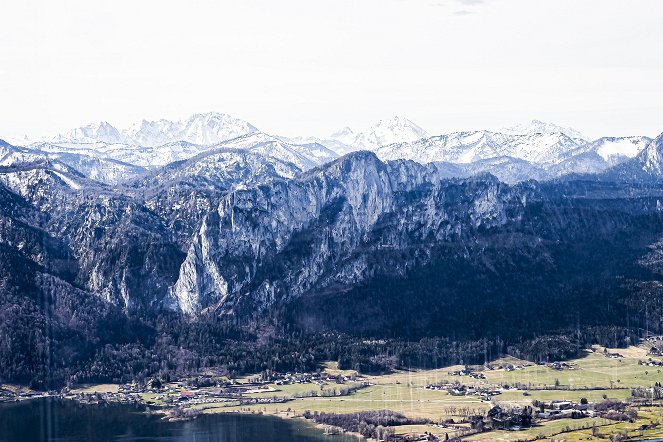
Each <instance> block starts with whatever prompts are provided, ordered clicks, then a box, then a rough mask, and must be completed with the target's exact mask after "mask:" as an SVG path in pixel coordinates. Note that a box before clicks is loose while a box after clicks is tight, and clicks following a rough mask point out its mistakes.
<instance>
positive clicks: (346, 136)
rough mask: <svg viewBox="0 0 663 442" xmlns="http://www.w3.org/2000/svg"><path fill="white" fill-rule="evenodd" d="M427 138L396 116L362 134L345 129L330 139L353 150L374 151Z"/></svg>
mask: <svg viewBox="0 0 663 442" xmlns="http://www.w3.org/2000/svg"><path fill="white" fill-rule="evenodd" d="M427 136H428V134H427V133H426V131H425V130H424V129H422V128H421V127H420V126H418V125H416V124H415V123H413V122H412V121H410V120H408V119H407V118H405V117H399V116H396V117H393V118H390V119H387V120H380V121H378V122H377V123H375V124H373V125H372V126H371V127H369V128H368V130H366V131H364V132H359V133H356V132H354V131H353V130H352V129H350V128H349V127H345V128H343V129H341V130H340V131H338V132H336V133H334V134H332V135H331V138H332V139H333V140H336V141H340V142H341V143H344V144H346V145H348V146H352V147H353V148H355V149H365V150H375V149H377V148H378V147H380V146H385V145H388V144H393V143H404V142H409V141H416V140H419V139H421V138H425V137H427Z"/></svg>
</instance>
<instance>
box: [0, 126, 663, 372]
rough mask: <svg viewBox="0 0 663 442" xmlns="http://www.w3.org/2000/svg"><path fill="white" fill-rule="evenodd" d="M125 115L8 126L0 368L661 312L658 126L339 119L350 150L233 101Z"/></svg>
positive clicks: (514, 332) (599, 322) (534, 328)
mask: <svg viewBox="0 0 663 442" xmlns="http://www.w3.org/2000/svg"><path fill="white" fill-rule="evenodd" d="M132 127H133V129H131V130H118V129H115V128H114V127H112V126H111V125H108V124H97V125H91V126H85V127H84V128H80V129H75V130H73V131H69V132H66V135H62V136H58V137H56V138H55V139H51V140H48V141H40V142H37V143H32V144H28V145H26V146H15V145H13V144H10V143H7V142H4V141H2V142H0V311H2V312H4V313H3V314H2V315H0V381H2V380H23V381H25V380H28V381H29V380H31V379H42V378H43V376H44V372H43V366H44V364H46V363H47V362H46V360H47V359H46V358H48V364H52V365H53V367H54V369H53V370H55V371H57V370H60V371H57V372H58V373H60V374H61V375H62V376H71V373H72V370H74V369H73V368H72V367H74V366H75V367H79V368H76V370H78V371H75V370H74V371H75V372H76V373H78V374H77V375H76V376H83V375H84V376H87V377H86V379H88V378H91V375H90V373H91V372H92V371H93V370H99V364H98V363H95V361H97V362H98V358H99V357H101V356H100V355H102V354H106V353H104V352H109V351H110V352H111V353H112V352H113V351H115V350H117V349H124V350H126V349H127V348H130V349H131V352H130V353H131V354H140V355H144V356H140V358H143V359H141V360H150V356H149V355H150V354H151V353H150V352H152V351H157V350H155V349H158V348H168V349H172V348H179V349H178V350H177V351H178V352H186V351H190V352H193V351H203V352H204V350H200V349H198V350H196V349H189V348H185V346H184V344H182V345H180V346H179V347H178V345H177V339H178V338H177V336H181V335H186V334H187V333H189V332H188V331H187V330H192V332H191V333H195V334H196V335H197V336H206V338H205V339H209V340H214V339H216V338H214V337H213V333H212V331H213V330H217V327H223V330H230V329H232V330H235V328H237V329H238V330H239V331H237V332H236V333H238V334H239V335H241V334H242V333H249V332H250V333H259V332H258V331H257V330H263V332H264V333H268V334H270V333H271V334H277V335H278V334H279V333H283V334H288V333H290V334H298V333H327V332H339V333H346V334H349V335H353V336H355V335H356V336H370V337H379V338H383V337H392V338H394V337H396V338H408V339H410V338H411V339H420V338H422V337H427V336H445V337H449V338H451V337H453V338H454V339H483V338H486V337H495V336H499V337H500V339H504V340H506V341H507V342H511V343H515V342H522V341H523V340H524V339H529V338H531V337H533V336H539V335H541V334H547V333H566V331H568V328H569V327H572V328H573V327H578V322H579V321H580V319H579V318H582V322H583V326H586V327H590V326H591V327H599V326H610V327H621V326H625V324H628V325H629V326H634V327H640V326H642V325H643V324H644V323H645V321H646V324H647V327H648V329H651V330H657V329H661V330H663V321H662V320H661V319H660V318H663V314H658V313H656V314H653V313H652V312H658V311H659V310H660V306H661V305H662V304H661V300H662V299H663V292H661V290H660V287H663V279H662V278H663V276H662V275H663V267H661V262H663V261H661V260H660V254H661V250H663V249H662V244H663V134H662V135H659V136H658V137H657V138H655V139H653V140H652V139H649V138H647V137H643V136H634V137H621V138H615V137H603V138H598V139H594V140H589V139H586V138H585V137H584V136H582V135H581V134H580V133H578V132H576V131H573V130H571V129H565V128H560V127H558V126H554V125H550V124H545V123H541V122H536V121H535V122H533V123H532V124H530V125H527V126H524V127H523V126H521V127H514V128H508V129H505V130H502V131H484V130H481V131H473V132H456V133H451V134H445V135H433V136H429V135H428V134H427V133H426V132H425V131H423V130H422V129H421V128H419V127H418V126H416V125H414V124H413V123H411V122H409V120H406V119H403V118H396V119H394V120H388V121H386V120H385V121H382V122H380V123H378V124H376V125H375V126H373V127H372V128H371V129H369V130H368V131H366V132H359V133H356V132H354V131H352V130H347V129H346V130H342V131H340V132H338V133H337V134H335V135H334V136H333V137H330V139H331V140H336V141H335V142H337V143H342V144H343V146H346V147H348V150H350V152H349V153H346V154H344V155H341V154H343V152H344V151H342V150H338V149H337V150H338V151H336V150H335V149H334V147H338V146H339V145H338V144H337V145H335V144H333V143H329V142H327V141H326V140H325V139H319V140H318V139H315V140H314V139H304V138H301V139H289V138H286V137H282V136H273V135H268V134H265V133H263V132H261V131H259V130H258V129H256V128H255V127H254V126H252V125H250V124H248V123H246V122H242V121H241V120H237V119H234V118H232V117H228V116H224V115H222V114H205V115H202V114H199V115H194V116H192V117H191V118H189V119H186V120H183V121H181V122H175V123H173V122H165V120H161V121H159V122H151V123H148V122H145V124H143V123H141V124H140V125H138V126H132ZM346 142H347V143H349V144H346ZM139 143H140V144H139ZM325 143H326V144H325ZM355 150H356V151H355ZM643 293H645V294H646V295H643ZM540 312H546V314H545V315H541V314H540ZM661 313H663V312H661ZM652 317H653V318H659V319H652ZM173 318H175V319H173ZM169 321H175V323H176V324H179V325H178V326H177V327H180V328H174V329H173V330H169V327H171V326H170V325H164V324H171V322H169ZM178 321H179V322H178ZM215 321H222V322H223V321H225V322H223V325H222V326H221V325H219V323H217V322H215ZM174 330H176V331H174ZM210 330H212V331H210ZM247 330H248V331H247ZM265 330H266V331H265ZM173 333H175V334H173ZM260 333H262V332H260ZM166 335H167V337H164V336H166ZM176 335H177V336H176ZM156 336H160V338H156ZM210 336H212V337H210ZM214 336H216V335H214ZM224 336H225V335H224ZM280 336H283V335H280ZM35 342H37V343H38V344H39V345H35ZM44 349H48V351H45V350H44ZM124 350H123V352H124ZM118 351H119V350H118ZM169 351H170V350H169ZM125 353H126V352H125ZM123 354H124V353H123ZM178 354H179V353H178ZM136 357H138V356H136ZM200 357H201V358H202V359H204V357H203V356H202V354H201V355H200ZM17 358H18V359H17ZM202 359H201V360H202ZM40 370H42V371H40ZM117 370H119V371H121V370H122V368H117ZM146 370H147V369H146ZM157 370H158V369H157ZM95 373H97V372H95ZM95 376H96V377H95V379H106V380H108V379H109V376H110V375H104V374H103V370H102V372H101V373H100V374H99V373H98V374H97V375H95ZM104 376H106V377H104ZM110 379H111V380H112V378H110ZM42 380H43V379H42Z"/></svg>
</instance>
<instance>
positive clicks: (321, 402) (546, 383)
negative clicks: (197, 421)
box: [67, 345, 663, 442]
mask: <svg viewBox="0 0 663 442" xmlns="http://www.w3.org/2000/svg"><path fill="white" fill-rule="evenodd" d="M646 348H647V347H646V346H645V345H642V346H638V347H635V346H634V347H630V348H627V349H604V348H602V347H594V348H592V349H591V351H589V350H588V351H587V352H586V353H585V355H584V356H583V357H581V358H578V359H575V360H571V361H566V364H562V365H555V364H546V365H537V364H533V363H531V362H527V361H523V360H518V359H515V358H510V357H509V358H503V359H500V360H497V361H494V362H493V363H491V364H490V365H488V366H473V367H465V366H452V367H443V368H439V369H437V370H411V371H398V372H394V373H390V374H385V375H376V376H367V375H359V374H357V373H355V372H352V371H343V370H339V369H338V368H337V365H336V364H335V363H328V364H326V366H325V369H324V370H323V371H322V373H318V374H315V375H313V379H309V377H310V376H309V375H305V374H292V375H282V376H281V377H280V378H279V379H278V380H277V381H271V382H270V381H265V382H262V381H259V379H258V378H259V377H258V376H257V375H256V376H247V377H244V378H240V379H234V380H232V381H231V380H227V379H224V384H225V387H223V388H219V387H195V386H194V387H192V386H191V384H188V385H187V384H186V383H173V384H166V385H164V386H162V387H161V388H159V389H155V390H153V391H150V390H145V389H142V388H140V387H135V386H134V388H135V390H134V391H128V390H127V386H118V385H97V386H89V387H86V388H81V389H77V390H72V391H70V392H68V393H67V395H69V396H70V397H77V398H79V399H81V398H87V399H85V400H88V401H90V400H95V398H97V399H100V398H107V400H113V398H115V399H120V400H130V398H135V399H136V400H137V401H140V402H143V403H145V404H148V405H150V406H152V407H155V408H159V409H161V411H162V412H165V413H166V414H167V415H168V416H170V417H171V418H181V417H185V418H186V416H193V415H195V414H198V413H235V412H238V413H257V414H271V415H276V416H280V417H283V418H296V417H303V416H304V415H305V414H308V413H311V414H313V413H316V412H317V413H335V414H347V413H355V412H361V411H371V410H391V411H395V412H399V413H402V414H403V415H405V416H406V417H407V418H410V419H415V420H416V419H426V420H429V421H431V422H434V423H431V424H417V425H402V426H396V427H394V428H393V429H394V431H395V433H396V434H400V435H407V436H409V437H411V440H418V439H419V438H420V437H421V436H422V435H423V434H425V433H428V434H432V435H434V436H436V437H437V438H439V439H440V440H445V437H446V436H447V435H448V436H449V437H450V438H453V437H460V438H461V439H462V440H467V441H529V440H537V439H545V440H550V441H558V442H561V441H568V442H572V441H584V440H611V439H610V438H611V437H613V440H614V437H616V436H615V435H617V434H621V435H622V436H620V437H628V439H618V440H645V439H655V438H663V425H662V424H663V401H661V400H648V401H643V400H638V399H637V398H634V397H632V393H633V390H632V389H633V388H636V387H647V388H648V387H652V386H653V385H654V384H655V383H658V382H663V372H662V370H663V366H661V365H663V362H662V361H663V358H661V357H655V356H651V355H648V354H647V350H646ZM655 364H661V365H655ZM208 375H211V374H208ZM123 391H124V393H123ZM128 398H129V399H128ZM581 399H582V402H583V403H584V402H588V403H589V404H590V406H591V404H592V403H598V402H602V401H605V400H607V399H609V400H615V401H624V402H628V403H629V404H630V405H629V407H630V408H632V409H635V410H636V411H637V418H635V419H633V421H632V422H628V421H627V422H616V421H614V420H608V419H605V418H603V417H600V416H599V415H598V414H594V413H592V412H587V415H586V416H585V417H583V418H580V419H577V418H576V419H572V418H570V416H569V417H566V414H565V413H567V412H565V411H563V410H564V408H563V405H568V404H564V403H563V402H560V401H570V402H572V403H573V405H574V406H576V405H579V404H580V403H581ZM584 399H586V401H585V400H584ZM533 401H540V402H543V403H546V404H550V407H551V408H554V407H557V406H558V405H559V409H560V410H561V411H559V413H560V415H559V417H560V418H558V419H555V420H550V419H547V418H545V419H542V418H536V419H535V425H534V426H532V427H530V428H526V429H523V430H519V431H502V430H498V431H489V432H483V433H476V432H474V431H472V430H471V429H470V424H469V423H466V422H467V418H468V417H470V416H475V415H485V413H486V412H487V411H488V410H489V409H490V408H492V407H494V406H495V405H500V406H501V407H502V408H505V409H508V408H511V407H523V406H527V405H530V406H531V405H532V403H533ZM553 404H554V405H553ZM533 408H534V415H535V416H536V415H537V413H538V411H539V410H538V407H533ZM173 410H177V413H173ZM307 412H308V413H307ZM421 440H424V439H421Z"/></svg>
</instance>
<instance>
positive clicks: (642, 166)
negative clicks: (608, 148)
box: [598, 133, 663, 183]
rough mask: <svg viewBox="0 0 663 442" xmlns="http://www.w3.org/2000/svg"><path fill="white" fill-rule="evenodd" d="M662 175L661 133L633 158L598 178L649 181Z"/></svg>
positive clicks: (621, 180)
mask: <svg viewBox="0 0 663 442" xmlns="http://www.w3.org/2000/svg"><path fill="white" fill-rule="evenodd" d="M662 176H663V133H662V134H660V135H659V136H658V137H656V138H655V139H653V140H652V141H651V142H650V143H649V144H648V145H647V147H645V149H644V150H642V151H641V152H639V153H638V154H637V155H636V156H635V157H634V158H633V159H631V160H629V161H626V162H624V163H622V164H618V165H617V166H614V167H612V168H611V169H608V170H607V171H606V172H605V173H603V174H601V175H599V177H598V178H599V179H601V180H608V181H617V182H631V183H651V182H657V181H659V180H660V179H661V177H662Z"/></svg>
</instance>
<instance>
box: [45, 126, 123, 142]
mask: <svg viewBox="0 0 663 442" xmlns="http://www.w3.org/2000/svg"><path fill="white" fill-rule="evenodd" d="M53 141H82V142H90V141H102V142H104V143H122V142H123V141H124V138H123V136H122V134H121V133H120V131H119V130H117V129H116V128H115V127H114V126H113V125H111V124H110V123H107V122H105V121H101V122H99V123H92V124H88V125H87V126H81V127H78V128H76V129H72V130H70V131H69V132H67V133H65V134H60V135H57V136H56V137H55V138H54V139H53Z"/></svg>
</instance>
